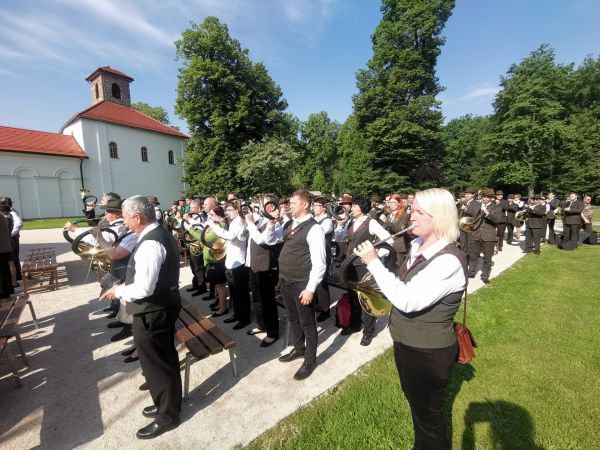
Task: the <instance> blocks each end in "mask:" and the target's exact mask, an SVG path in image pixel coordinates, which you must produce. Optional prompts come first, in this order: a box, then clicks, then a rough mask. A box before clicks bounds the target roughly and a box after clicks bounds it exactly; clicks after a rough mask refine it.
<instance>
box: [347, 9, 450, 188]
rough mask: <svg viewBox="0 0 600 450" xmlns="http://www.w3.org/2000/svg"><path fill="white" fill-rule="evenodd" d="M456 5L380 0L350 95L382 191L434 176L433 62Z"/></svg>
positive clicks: (437, 118)
mask: <svg viewBox="0 0 600 450" xmlns="http://www.w3.org/2000/svg"><path fill="white" fill-rule="evenodd" d="M454 3H455V2H454V0H430V1H427V2H423V1H422V0H382V5H381V11H382V13H383V18H382V20H381V22H380V23H379V25H378V26H377V29H376V30H375V32H374V34H373V36H372V41H373V57H372V58H371V59H370V60H369V62H368V63H367V68H366V69H362V70H360V71H359V72H358V73H357V86H358V89H359V93H358V94H357V95H355V96H354V111H355V114H356V118H357V120H358V127H359V129H360V130H361V131H362V132H363V133H364V135H365V138H366V140H367V143H368V145H369V149H370V150H371V152H372V154H373V164H374V168H375V169H376V170H379V171H380V172H381V174H382V175H383V176H382V177H381V180H382V181H381V183H380V190H381V191H388V190H390V189H389V188H390V187H392V189H408V188H410V187H425V186H428V185H430V184H431V183H432V182H433V181H434V180H435V179H436V178H437V174H438V173H437V167H436V162H437V161H439V159H440V156H441V141H440V135H439V129H440V126H441V123H442V114H441V112H440V110H439V102H438V101H437V100H436V99H435V96H436V95H437V94H439V93H440V91H441V87H440V86H439V84H438V79H437V78H436V76H435V64H436V61H437V57H438V55H439V54H440V47H441V46H442V45H443V44H444V41H445V39H444V38H443V37H442V36H441V32H442V29H443V27H444V24H445V23H446V21H447V20H448V17H450V14H451V13H452V9H453V7H454ZM390 185H392V186H390Z"/></svg>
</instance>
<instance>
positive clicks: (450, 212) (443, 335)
mask: <svg viewBox="0 0 600 450" xmlns="http://www.w3.org/2000/svg"><path fill="white" fill-rule="evenodd" d="M410 220H411V223H412V225H414V226H415V228H414V229H413V230H412V232H413V234H414V235H416V236H417V238H416V239H415V240H413V241H412V243H411V248H410V253H409V256H408V258H406V259H405V260H404V263H403V264H402V266H401V268H400V275H399V276H396V275H395V274H394V273H392V272H390V271H389V270H387V269H386V268H385V267H384V266H383V264H382V263H381V261H380V260H379V259H378V258H377V253H376V252H375V249H374V247H373V245H372V244H371V242H369V241H365V242H364V243H363V244H361V245H359V246H358V247H357V248H356V250H355V251H354V253H355V254H356V255H358V256H360V257H361V258H362V260H363V262H364V263H365V264H367V268H368V270H369V271H370V272H371V273H372V274H373V277H374V278H375V281H376V282H377V285H378V286H379V288H380V289H381V291H382V292H383V294H384V295H385V297H386V298H387V299H388V300H389V301H390V302H391V303H392V304H393V305H394V307H393V309H392V313H391V315H390V326H389V329H390V334H391V335H392V339H393V341H394V358H395V361H396V368H397V370H398V375H399V377H400V382H401V385H402V390H403V392H404V394H405V396H406V398H407V400H408V404H409V405H410V409H411V412H412V418H413V427H414V431H415V444H414V448H435V449H443V448H449V447H448V442H447V441H446V432H445V429H444V421H443V417H442V409H443V408H442V405H443V398H444V391H445V389H446V386H447V384H448V380H449V379H450V373H451V371H452V367H453V366H454V363H455V361H456V357H457V355H458V345H457V342H456V335H455V333H454V315H455V314H456V310H457V309H458V307H459V306H460V303H461V298H462V295H463V293H464V291H465V289H466V285H467V277H466V257H465V254H464V253H463V252H461V251H460V250H458V248H457V247H456V246H455V245H454V244H453V243H452V242H454V241H456V239H457V238H458V236H459V230H458V216H457V211H456V206H455V202H454V198H453V196H452V194H450V192H448V191H446V190H444V189H427V190H425V191H420V192H417V194H416V197H415V201H414V203H413V207H412V214H411V217H410Z"/></svg>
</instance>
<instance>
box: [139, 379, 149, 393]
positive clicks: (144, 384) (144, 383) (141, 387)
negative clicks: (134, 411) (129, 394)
mask: <svg viewBox="0 0 600 450" xmlns="http://www.w3.org/2000/svg"><path fill="white" fill-rule="evenodd" d="M138 389H139V390H140V391H147V390H148V389H150V388H149V387H148V383H146V382H145V381H144V382H143V383H142V384H140V387H139V388H138Z"/></svg>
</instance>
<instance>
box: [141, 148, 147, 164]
mask: <svg viewBox="0 0 600 450" xmlns="http://www.w3.org/2000/svg"><path fill="white" fill-rule="evenodd" d="M141 150H142V161H143V162H148V149H147V148H146V147H142V149H141Z"/></svg>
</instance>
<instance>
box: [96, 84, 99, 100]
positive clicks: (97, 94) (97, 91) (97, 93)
mask: <svg viewBox="0 0 600 450" xmlns="http://www.w3.org/2000/svg"><path fill="white" fill-rule="evenodd" d="M98 98H100V90H99V89H98V83H96V99H98Z"/></svg>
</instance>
